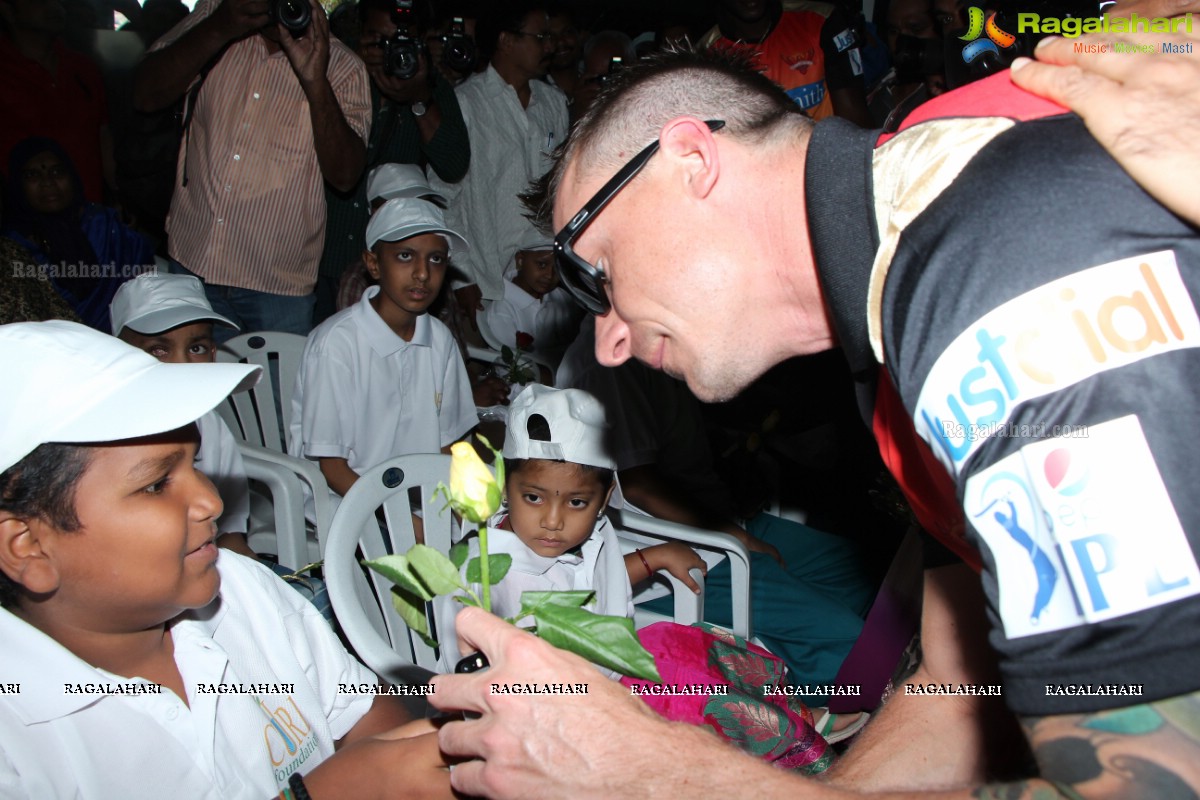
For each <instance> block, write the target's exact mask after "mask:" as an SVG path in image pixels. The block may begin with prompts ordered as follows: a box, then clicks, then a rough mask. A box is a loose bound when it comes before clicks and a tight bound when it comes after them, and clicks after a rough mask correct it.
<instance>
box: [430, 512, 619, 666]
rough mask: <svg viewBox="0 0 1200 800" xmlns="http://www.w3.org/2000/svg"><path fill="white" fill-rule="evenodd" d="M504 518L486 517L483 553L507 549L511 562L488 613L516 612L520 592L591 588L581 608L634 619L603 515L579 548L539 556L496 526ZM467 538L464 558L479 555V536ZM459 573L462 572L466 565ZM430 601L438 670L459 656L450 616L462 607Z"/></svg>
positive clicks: (442, 600) (449, 600)
mask: <svg viewBox="0 0 1200 800" xmlns="http://www.w3.org/2000/svg"><path fill="white" fill-rule="evenodd" d="M504 516H505V512H501V513H500V514H497V515H496V516H494V517H492V519H491V520H489V521H488V552H489V553H490V554H492V555H498V554H500V553H507V554H508V555H509V556H511V557H512V566H511V567H509V570H508V573H507V574H506V575H505V576H504V580H502V581H500V583H498V584H496V585H495V586H493V587H492V612H493V613H494V614H496V616H499V617H511V616H514V615H515V614H516V613H517V612H518V611H520V610H521V594H522V593H523V592H527V591H535V592H547V591H573V590H574V591H580V590H582V591H595V592H596V598H595V600H594V601H593V603H591V604H590V605H587V606H584V607H585V608H587V609H588V610H589V611H594V612H596V613H597V614H608V615H612V616H617V617H628V618H630V619H632V618H633V589H632V587H631V586H630V585H629V573H628V571H627V570H626V569H625V556H624V555H623V554H622V553H621V545H620V543H619V542H618V541H617V534H616V532H615V531H614V530H613V526H612V524H611V523H610V522H609V521H608V517H601V518H600V519H599V520H598V521H597V523H596V526H595V528H594V529H593V530H592V535H591V536H589V537H588V538H587V539H586V540H585V541H584V542H583V544H582V545H580V546H579V549H578V552H577V553H576V552H572V553H563V554H562V555H561V556H558V557H557V558H549V557H547V556H539V555H538V554H537V553H535V552H533V551H532V550H530V549H529V548H528V547H527V546H526V545H525V544H524V543H522V542H521V540H520V539H519V538H517V535H516V534H515V533H513V532H512V531H506V530H504V529H503V528H501V527H499V525H500V521H501V520H502V519H503V518H504ZM467 542H468V544H469V547H470V551H469V555H468V557H467V558H468V562H469V560H470V559H472V558H476V557H478V556H479V537H478V536H472V537H471V538H470V539H468V540H467ZM463 575H464V576H465V575H466V565H465V564H464V565H463ZM471 588H472V589H473V590H474V591H475V592H476V593H477V594H478V593H479V591H480V589H481V587H480V586H479V585H478V584H475V585H473V586H472V587H471ZM434 604H435V605H434V608H435V614H436V620H437V623H438V626H439V631H438V643H439V645H440V646H441V654H440V659H439V669H440V670H441V671H443V672H452V671H453V670H454V665H455V664H457V663H458V660H459V659H460V658H461V657H462V656H461V655H460V653H459V651H458V640H457V637H456V636H455V631H454V617H455V616H456V615H457V613H458V611H459V610H461V609H462V607H463V606H462V604H461V603H458V602H455V601H454V600H453V599H452V598H451V597H448V596H443V597H439V598H437V599H435V600H434Z"/></svg>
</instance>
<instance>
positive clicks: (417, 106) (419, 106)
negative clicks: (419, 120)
mask: <svg viewBox="0 0 1200 800" xmlns="http://www.w3.org/2000/svg"><path fill="white" fill-rule="evenodd" d="M409 108H410V109H412V113H413V116H414V117H423V116H425V112H426V111H428V110H429V107H428V106H426V105H425V104H424V103H422V102H421V101H420V100H416V101H414V102H413V104H412V105H411V106H409Z"/></svg>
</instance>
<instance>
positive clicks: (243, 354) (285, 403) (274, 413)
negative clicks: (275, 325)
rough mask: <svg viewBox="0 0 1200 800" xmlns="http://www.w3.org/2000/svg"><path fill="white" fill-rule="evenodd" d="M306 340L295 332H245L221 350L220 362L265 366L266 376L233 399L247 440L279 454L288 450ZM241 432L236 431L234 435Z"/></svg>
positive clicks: (263, 368) (237, 418) (264, 374)
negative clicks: (293, 394)
mask: <svg viewBox="0 0 1200 800" xmlns="http://www.w3.org/2000/svg"><path fill="white" fill-rule="evenodd" d="M305 341H306V339H305V338H304V337H303V336H299V335H297V334H294V333H280V332H278V331H263V332H261V333H243V334H241V335H240V336H235V337H233V338H232V339H230V340H229V341H227V342H225V343H224V344H222V345H221V348H220V349H219V350H218V351H217V361H226V362H233V363H242V364H257V365H259V366H260V367H262V379H261V380H260V381H259V382H258V385H257V386H255V387H254V388H252V389H250V390H249V391H247V392H240V393H238V394H236V395H233V396H232V397H230V398H229V400H230V403H229V404H230V405H232V406H233V410H234V413H235V415H236V420H237V425H238V427H239V428H240V430H241V431H242V434H243V435H242V439H243V440H244V441H248V442H250V443H251V444H257V445H261V446H263V447H266V448H268V449H270V450H274V451H276V452H278V453H286V452H287V444H286V442H285V440H284V437H285V436H286V431H287V425H288V421H289V418H290V416H291V413H292V392H293V390H294V389H295V387H296V373H297V372H298V371H299V370H300V360H301V357H302V356H303V355H304V343H305ZM230 427H231V428H232V427H233V426H232V425H231V426H230ZM237 433H238V431H237V430H234V435H237Z"/></svg>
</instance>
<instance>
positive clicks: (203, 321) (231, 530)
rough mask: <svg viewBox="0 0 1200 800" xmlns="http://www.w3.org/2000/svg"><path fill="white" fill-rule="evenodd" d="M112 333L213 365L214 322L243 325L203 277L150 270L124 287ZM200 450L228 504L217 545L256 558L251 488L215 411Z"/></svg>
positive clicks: (170, 356) (174, 358)
mask: <svg viewBox="0 0 1200 800" xmlns="http://www.w3.org/2000/svg"><path fill="white" fill-rule="evenodd" d="M109 313H110V316H111V320H112V332H113V335H114V336H116V337H117V338H118V339H120V340H121V341H123V342H127V343H129V344H131V345H133V346H134V347H136V348H138V349H139V350H144V351H146V352H147V353H149V354H150V355H152V356H154V357H155V358H157V359H158V360H159V361H162V362H164V363H167V364H212V363H215V362H216V360H217V346H216V344H215V342H214V339H213V326H214V325H216V324H220V325H225V326H227V327H230V328H233V329H234V330H235V331H236V330H238V326H237V325H235V324H234V323H232V322H230V321H229V319H227V318H226V317H223V316H221V315H220V314H218V313H216V312H215V311H213V309H212V306H211V305H210V304H209V302H208V298H207V297H206V296H205V294H204V286H203V284H201V283H200V279H199V278H195V277H192V276H191V275H171V274H168V273H148V274H146V275H139V276H138V277H136V278H134V279H133V280H131V281H128V282H126V283H124V284H122V285H121V288H120V289H118V290H117V293H116V294H115V295H114V296H113V300H112V304H111V305H110V306H109ZM196 426H197V427H198V428H199V429H200V450H199V452H198V453H197V454H196V469H197V470H199V471H200V472H203V473H204V474H205V475H207V476H208V479H209V480H211V481H212V482H213V485H214V486H216V487H217V494H219V495H221V502H222V503H223V504H224V506H225V510H224V512H223V513H222V514H221V518H220V519H219V520H217V533H218V537H217V546H218V547H225V548H228V549H230V550H233V551H235V552H238V553H241V554H242V555H244V556H249V557H251V558H255V557H256V556H255V553H254V551H253V550H251V549H250V546H249V545H248V544H247V543H246V531H247V529H248V527H249V525H248V523H249V521H250V487H249V484H248V482H247V480H246V466H245V464H244V463H243V461H242V455H241V452H240V451H239V450H238V447H237V442H236V441H235V440H234V438H233V434H232V433H230V432H229V428H228V426H226V424H225V421H224V420H223V419H221V417H220V416H219V415H218V414H217V412H215V411H208V412H206V413H205V414H204V415H203V416H201V417H200V418H199V419H197V420H196Z"/></svg>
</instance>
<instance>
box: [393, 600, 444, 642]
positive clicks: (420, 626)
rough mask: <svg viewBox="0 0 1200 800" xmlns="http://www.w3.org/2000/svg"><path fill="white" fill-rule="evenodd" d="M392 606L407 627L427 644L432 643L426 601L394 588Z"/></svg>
mask: <svg viewBox="0 0 1200 800" xmlns="http://www.w3.org/2000/svg"><path fill="white" fill-rule="evenodd" d="M392 606H393V607H395V609H396V611H397V613H399V614H400V618H401V619H402V620H404V624H405V625H407V626H408V627H410V628H412V629H413V630H414V631H416V632H417V633H418V634H420V635H421V638H422V639H424V640H425V641H426V643H428V642H429V641H431V640H430V639H429V620H428V619H426V618H425V601H423V600H422V599H421V598H420V597H418V596H417V595H415V594H413V593H412V592H409V591H406V590H405V589H402V588H401V587H399V586H393V587H392ZM435 646H436V645H435Z"/></svg>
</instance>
